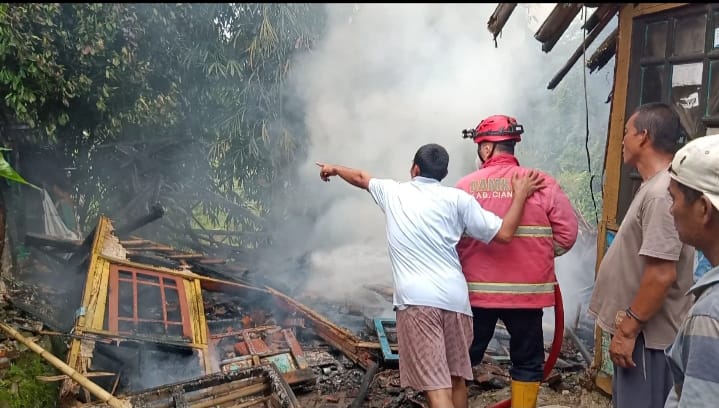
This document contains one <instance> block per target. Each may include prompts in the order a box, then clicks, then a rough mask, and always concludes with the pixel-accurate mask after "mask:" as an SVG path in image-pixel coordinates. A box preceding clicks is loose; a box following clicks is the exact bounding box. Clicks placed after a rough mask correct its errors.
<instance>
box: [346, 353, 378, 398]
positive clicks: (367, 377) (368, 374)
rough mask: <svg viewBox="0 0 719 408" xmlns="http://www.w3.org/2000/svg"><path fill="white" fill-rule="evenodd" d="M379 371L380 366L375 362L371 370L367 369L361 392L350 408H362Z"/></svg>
mask: <svg viewBox="0 0 719 408" xmlns="http://www.w3.org/2000/svg"><path fill="white" fill-rule="evenodd" d="M378 370H379V364H378V363H376V362H373V363H372V365H371V366H370V367H369V369H367V372H366V373H365V375H364V377H363V378H362V384H361V385H360V389H359V392H358V393H357V396H356V397H355V399H354V401H352V404H350V406H349V408H359V407H361V406H362V404H363V403H364V400H365V399H366V398H367V393H368V392H369V386H370V384H372V379H373V378H374V376H375V375H376V374H377V371H378Z"/></svg>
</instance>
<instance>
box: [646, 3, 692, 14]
mask: <svg viewBox="0 0 719 408" xmlns="http://www.w3.org/2000/svg"><path fill="white" fill-rule="evenodd" d="M689 4H691V3H638V4H637V5H636V6H635V7H634V10H633V13H632V17H639V16H643V15H647V14H655V13H661V12H662V11H667V10H672V9H675V8H679V7H684V6H687V5H689Z"/></svg>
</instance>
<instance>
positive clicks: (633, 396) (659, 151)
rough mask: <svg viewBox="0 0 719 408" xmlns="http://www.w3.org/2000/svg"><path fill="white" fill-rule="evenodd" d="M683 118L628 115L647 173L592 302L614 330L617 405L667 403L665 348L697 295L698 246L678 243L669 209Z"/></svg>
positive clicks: (660, 109)
mask: <svg viewBox="0 0 719 408" xmlns="http://www.w3.org/2000/svg"><path fill="white" fill-rule="evenodd" d="M680 126H681V125H680V123H679V117H678V116H677V114H676V113H675V112H674V110H673V109H672V108H671V107H670V106H668V105H666V104H663V103H651V104H646V105H642V106H640V107H638V108H637V109H636V111H635V112H634V114H632V116H631V117H630V118H629V120H628V121H627V124H626V127H625V132H624V140H623V151H622V153H623V156H624V162H625V163H626V164H629V165H632V166H634V167H636V169H637V171H638V172H639V174H640V175H641V177H642V184H641V186H640V187H639V190H638V191H637V193H636V195H635V196H634V199H633V200H632V203H631V205H630V206H629V209H628V210H627V213H626V215H625V216H624V219H623V221H622V223H621V226H620V227H619V231H618V232H617V235H616V237H615V238H614V241H613V242H612V245H611V246H610V247H609V250H608V251H607V253H606V255H604V258H603V259H602V262H601V264H600V266H599V271H598V272H597V279H596V282H595V286H594V292H593V293H592V299H591V301H590V305H589V311H590V312H591V313H592V314H594V315H595V316H596V318H597V324H598V325H599V326H600V327H601V328H602V329H603V330H604V331H607V332H609V333H611V334H612V340H611V344H610V345H609V356H610V357H611V359H612V362H613V363H614V376H613V383H612V400H613V402H614V406H615V407H618V408H655V407H660V406H662V405H663V404H664V401H665V400H666V397H667V394H668V393H669V390H670V388H671V384H672V381H671V374H670V372H669V366H668V365H667V362H666V359H665V358H664V349H665V348H666V347H667V346H668V345H669V344H671V343H672V341H673V340H674V337H675V336H676V333H677V331H678V329H679V325H680V324H681V322H682V320H683V319H684V317H686V314H687V312H688V311H689V306H690V303H691V300H690V299H689V298H687V297H686V296H684V294H685V293H686V291H687V290H688V289H689V287H690V286H691V285H692V283H693V271H692V266H693V265H692V264H693V259H694V249H693V248H692V247H690V246H688V245H684V244H682V243H681V241H679V236H678V235H677V230H676V228H675V227H674V220H673V218H672V215H671V213H670V211H669V207H670V206H671V197H670V196H669V192H668V191H667V188H668V186H669V173H668V172H667V169H668V168H669V164H670V163H671V161H672V157H673V156H674V151H675V146H676V145H677V141H678V139H679V135H680Z"/></svg>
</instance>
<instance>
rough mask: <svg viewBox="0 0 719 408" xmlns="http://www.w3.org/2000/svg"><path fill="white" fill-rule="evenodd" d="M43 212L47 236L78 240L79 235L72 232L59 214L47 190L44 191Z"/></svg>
mask: <svg viewBox="0 0 719 408" xmlns="http://www.w3.org/2000/svg"><path fill="white" fill-rule="evenodd" d="M42 195H43V197H42V210H43V214H44V216H45V217H44V218H45V235H49V236H51V237H56V238H63V239H72V240H78V239H80V237H78V236H77V233H75V232H73V231H72V230H70V229H69V228H68V227H67V225H65V223H64V222H63V221H62V218H60V214H58V213H57V208H55V203H53V202H52V198H50V194H48V193H47V190H45V189H43V190H42Z"/></svg>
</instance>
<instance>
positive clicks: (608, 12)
mask: <svg viewBox="0 0 719 408" xmlns="http://www.w3.org/2000/svg"><path fill="white" fill-rule="evenodd" d="M600 10H601V11H602V14H601V17H600V20H599V23H598V24H597V26H596V27H594V29H592V31H591V32H590V33H589V35H587V38H586V39H585V40H584V41H582V44H581V45H580V46H579V47H578V48H577V50H576V51H574V54H572V56H571V57H569V61H567V63H566V64H564V66H563V67H562V69H560V70H559V72H558V73H557V75H555V76H554V78H552V80H551V81H549V84H548V85H547V89H554V88H555V87H556V86H557V85H559V83H560V82H561V81H562V79H564V76H565V75H567V73H568V72H569V70H570V69H572V67H573V66H574V64H575V63H576V62H577V60H578V59H579V57H581V56H582V54H583V53H584V51H585V50H586V49H587V48H589V46H590V45H591V44H592V42H594V40H595V39H596V38H597V36H598V35H599V33H601V32H602V30H604V27H606V26H607V24H609V21H611V19H612V17H614V15H615V14H616V12H617V8H616V6H615V5H613V4H608V5H603V6H601V7H600V8H599V9H597V13H600Z"/></svg>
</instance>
